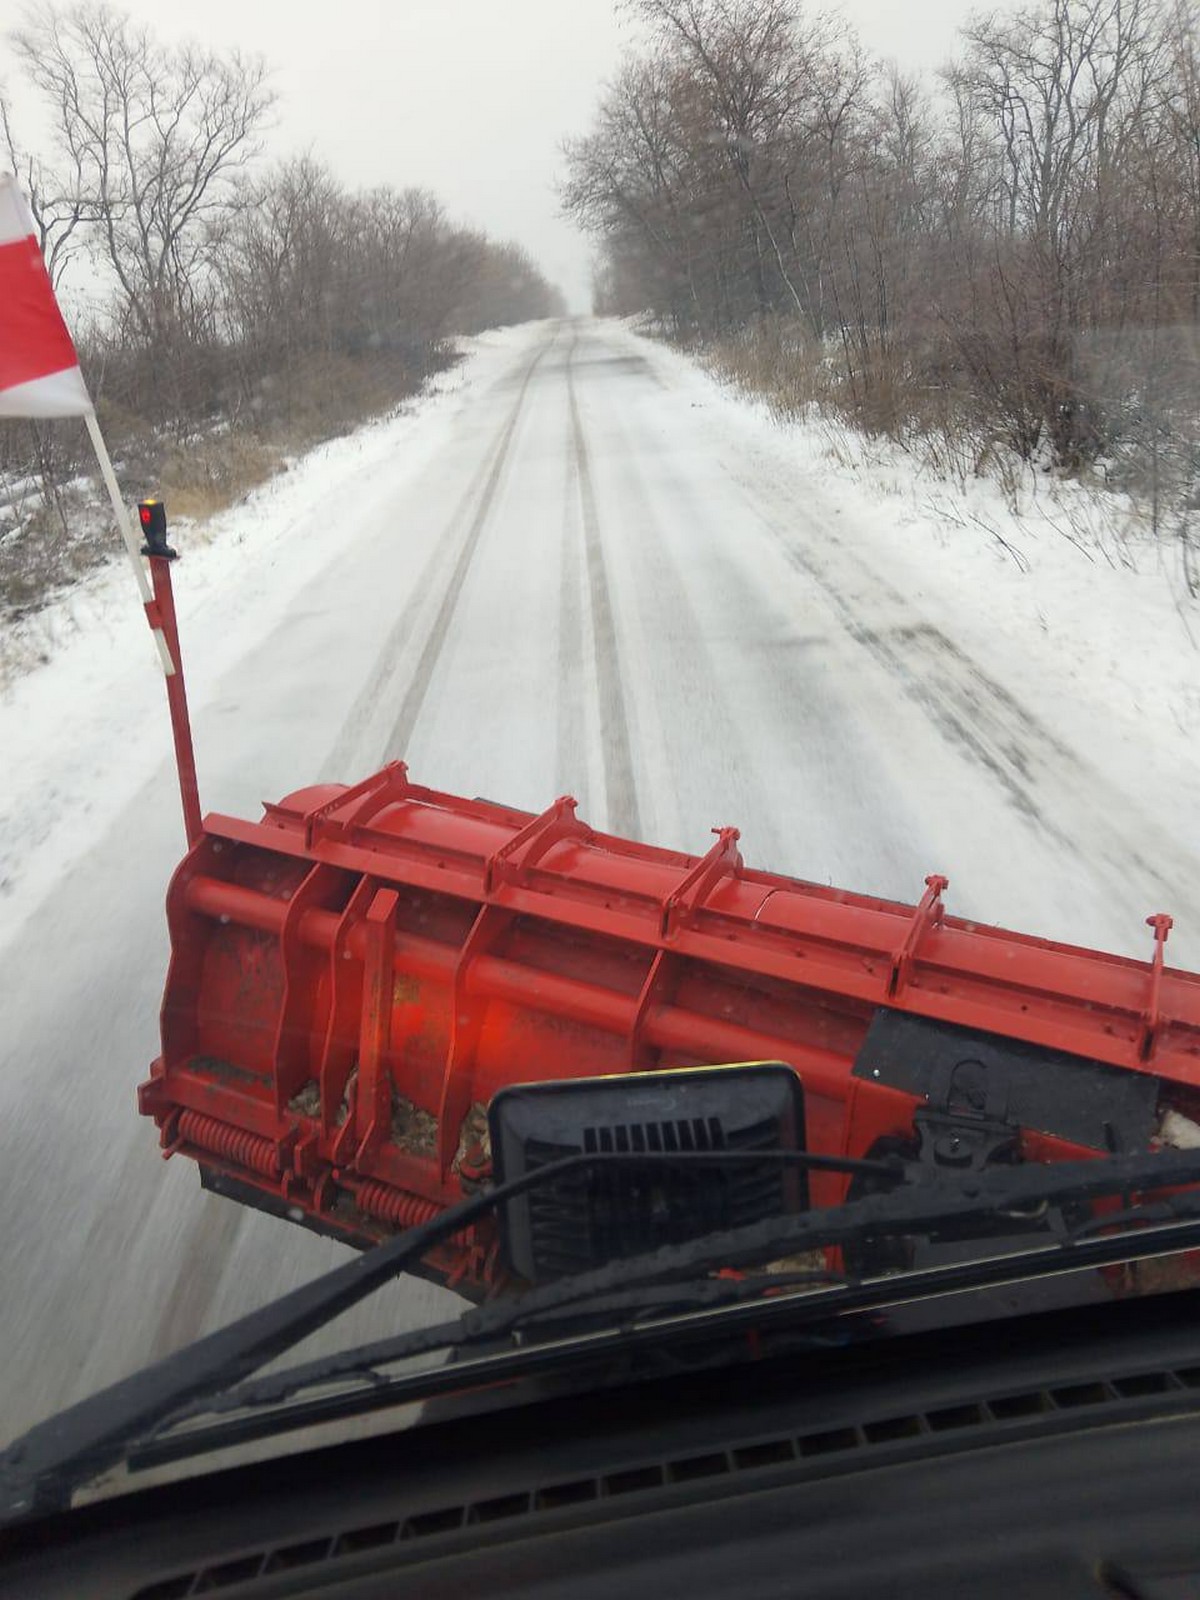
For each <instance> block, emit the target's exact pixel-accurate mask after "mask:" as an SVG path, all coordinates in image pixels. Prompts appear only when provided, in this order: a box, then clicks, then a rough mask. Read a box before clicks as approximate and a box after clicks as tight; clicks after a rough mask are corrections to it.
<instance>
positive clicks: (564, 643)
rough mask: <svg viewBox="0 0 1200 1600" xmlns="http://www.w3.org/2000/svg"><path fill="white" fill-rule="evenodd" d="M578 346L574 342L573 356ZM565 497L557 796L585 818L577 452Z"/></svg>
mask: <svg viewBox="0 0 1200 1600" xmlns="http://www.w3.org/2000/svg"><path fill="white" fill-rule="evenodd" d="M576 342H577V340H576V339H575V338H572V342H571V352H573V351H574V349H575V344H576ZM569 359H570V355H568V360H569ZM564 491H565V492H564V497H563V529H562V553H561V557H560V560H561V565H560V568H559V587H558V657H557V666H558V716H557V721H556V726H555V767H554V772H555V780H554V781H555V788H556V791H557V793H559V794H567V793H570V794H573V795H574V796H575V798H576V800H578V802H579V804H580V807H581V809H582V810H583V812H584V815H585V816H586V814H587V811H588V805H589V796H588V788H589V784H588V760H587V754H588V752H587V744H588V738H587V697H586V685H585V682H584V649H585V641H584V628H583V570H582V568H583V550H582V536H581V531H580V499H579V493H580V492H579V464H578V459H577V456H576V452H575V449H574V447H573V446H572V448H570V449H569V450H568V451H567V463H566V481H565V484H564Z"/></svg>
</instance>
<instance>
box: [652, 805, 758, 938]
mask: <svg viewBox="0 0 1200 1600" xmlns="http://www.w3.org/2000/svg"><path fill="white" fill-rule="evenodd" d="M713 832H714V833H715V834H716V836H717V842H716V844H714V845H713V847H712V849H711V850H709V851H708V852H707V853H706V854H705V855H703V856H701V857H700V860H699V861H697V863H696V865H695V866H694V867H691V868H690V869H689V870H688V871H687V872H686V873H685V874H684V875H683V877H682V878H681V879H680V880H679V882H678V883H677V884H676V885H675V887H674V889H672V890H671V893H670V894H669V895H668V896H667V897H666V899H665V900H664V901H663V905H662V928H661V934H662V937H663V938H664V939H669V938H670V937H671V935H672V934H673V933H676V932H678V930H679V929H680V928H683V927H686V926H687V924H688V923H689V922H690V921H691V920H692V918H693V917H694V916H695V915H696V912H697V911H699V910H700V908H701V906H702V905H703V904H704V902H705V901H706V900H707V899H708V897H709V895H710V894H711V893H712V891H713V890H714V889H715V888H716V886H717V884H718V883H720V881H721V879H722V878H731V877H734V876H736V875H737V873H738V872H740V871H741V867H742V857H741V852H740V851H739V850H738V847H737V842H738V840H739V839H740V838H741V834H740V833H739V831H738V830H737V828H714V829H713Z"/></svg>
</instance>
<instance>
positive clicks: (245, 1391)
mask: <svg viewBox="0 0 1200 1600" xmlns="http://www.w3.org/2000/svg"><path fill="white" fill-rule="evenodd" d="M754 1162H757V1163H768V1164H770V1163H774V1162H784V1163H792V1164H795V1165H798V1166H807V1167H810V1168H818V1169H823V1170H834V1171H842V1172H847V1171H849V1172H855V1173H868V1174H870V1175H871V1176H872V1177H873V1178H874V1179H876V1180H880V1179H882V1180H885V1181H890V1182H891V1183H892V1184H893V1185H894V1187H893V1188H892V1189H891V1190H889V1191H887V1192H880V1193H875V1194H870V1195H867V1196H864V1197H863V1198H861V1199H858V1200H855V1201H852V1202H849V1203H847V1204H846V1205H842V1206H834V1207H827V1208H823V1209H819V1210H815V1211H808V1212H804V1213H800V1214H798V1215H789V1216H782V1217H776V1218H771V1219H768V1220H766V1221H763V1222H759V1223H755V1224H752V1225H749V1226H745V1227H741V1228H736V1229H731V1230H728V1231H726V1232H722V1233H717V1234H711V1235H708V1236H706V1237H704V1238H701V1239H698V1240H694V1241H692V1242H690V1243H688V1244H683V1245H674V1246H669V1247H664V1248H662V1249H659V1250H656V1251H652V1252H649V1253H647V1254H646V1255H642V1256H637V1257H632V1258H625V1259H622V1260H619V1261H615V1262H612V1263H610V1264H609V1265H608V1266H605V1267H600V1268H597V1269H595V1270H592V1271H589V1272H583V1273H578V1274H575V1275H574V1276H572V1277H570V1278H566V1279H561V1280H558V1281H557V1282H552V1283H549V1284H545V1285H543V1286H541V1287H539V1288H535V1289H532V1290H530V1291H529V1292H528V1293H526V1294H524V1295H522V1296H520V1297H507V1298H505V1299H504V1300H501V1301H496V1302H493V1303H491V1304H489V1305H484V1306H481V1307H478V1308H476V1309H474V1310H472V1311H468V1312H467V1313H465V1314H464V1316H463V1317H461V1318H459V1319H458V1320H457V1321H456V1322H453V1323H449V1324H445V1325H442V1326H441V1327H438V1328H430V1329H422V1330H417V1331H416V1332H414V1333H411V1334H406V1335H400V1336H397V1337H396V1338H395V1339H393V1340H390V1341H385V1342H384V1344H383V1345H379V1346H373V1347H364V1348H360V1349H359V1350H357V1351H350V1352H347V1353H346V1354H345V1355H344V1356H342V1357H333V1358H330V1359H328V1360H327V1361H325V1362H321V1363H313V1364H310V1366H309V1367H308V1368H296V1369H292V1370H291V1371H290V1372H283V1373H280V1374H277V1375H273V1376H272V1377H270V1378H267V1379H263V1380H260V1381H259V1382H258V1383H255V1384H249V1385H243V1387H241V1388H239V1389H238V1390H237V1391H236V1394H229V1395H228V1396H227V1402H226V1403H228V1404H230V1405H234V1404H237V1405H242V1406H244V1405H247V1404H264V1405H265V1404H269V1403H274V1402H275V1401H278V1400H280V1399H283V1398H286V1397H287V1395H288V1393H290V1392H294V1390H295V1389H296V1388H297V1387H298V1386H302V1385H303V1384H304V1383H311V1382H313V1381H328V1380H330V1379H332V1378H335V1377H337V1376H339V1375H340V1374H342V1373H345V1374H350V1375H352V1374H354V1373H355V1372H356V1371H357V1372H360V1373H361V1372H363V1371H365V1370H366V1367H367V1365H368V1363H367V1361H365V1360H364V1358H365V1357H368V1356H371V1355H373V1358H374V1362H375V1363H377V1362H379V1361H380V1360H382V1359H384V1358H385V1357H384V1354H383V1351H384V1348H385V1346H386V1350H387V1352H388V1353H387V1356H386V1359H389V1360H393V1361H396V1360H402V1359H405V1358H407V1357H410V1356H415V1355H418V1354H423V1353H427V1352H430V1351H435V1350H445V1349H449V1348H454V1347H456V1346H462V1345H468V1344H471V1343H480V1342H483V1343H486V1342H487V1341H489V1340H494V1339H497V1338H501V1337H503V1336H505V1335H507V1334H510V1333H511V1332H512V1331H513V1330H514V1329H515V1328H518V1327H520V1326H521V1325H522V1324H523V1323H525V1322H527V1321H528V1320H529V1319H530V1318H531V1317H536V1316H544V1315H546V1314H549V1313H562V1312H564V1311H569V1310H570V1309H572V1308H579V1307H581V1306H582V1307H586V1306H587V1305H588V1303H589V1302H592V1303H593V1304H594V1303H595V1302H596V1301H597V1300H598V1299H602V1298H603V1297H604V1296H607V1295H611V1294H613V1293H619V1292H621V1291H629V1290H632V1289H634V1288H636V1287H637V1286H638V1285H642V1284H670V1283H672V1282H674V1281H686V1280H688V1279H691V1280H696V1279H697V1278H699V1277H700V1276H701V1275H702V1274H703V1273H705V1272H709V1271H715V1270H718V1269H720V1268H723V1267H737V1266H741V1265H743V1264H753V1263H763V1262H768V1261H772V1260H776V1259H778V1258H781V1257H788V1256H793V1255H797V1254H802V1253H804V1252H806V1251H809V1250H813V1249H817V1248H822V1247H825V1246H828V1245H842V1244H847V1243H851V1242H855V1241H860V1240H863V1239H866V1238H878V1237H881V1236H885V1235H889V1234H891V1235H904V1234H921V1233H928V1232H930V1231H936V1229H937V1228H938V1227H940V1226H945V1225H951V1224H962V1223H964V1222H967V1221H970V1220H972V1219H978V1220H979V1221H981V1222H985V1223H986V1222H987V1221H989V1220H994V1219H995V1218H997V1217H1005V1216H1009V1215H1013V1214H1021V1213H1025V1214H1028V1212H1029V1210H1030V1208H1031V1207H1035V1206H1039V1205H1041V1204H1043V1203H1045V1204H1046V1205H1057V1204H1063V1203H1067V1202H1070V1201H1079V1200H1086V1199H1091V1198H1098V1197H1101V1196H1106V1195H1118V1196H1126V1197H1128V1196H1129V1195H1132V1194H1136V1193H1139V1192H1143V1191H1148V1190H1162V1189H1168V1188H1174V1187H1177V1186H1179V1187H1183V1186H1186V1185H1189V1184H1196V1183H1200V1151H1197V1150H1187V1151H1161V1152H1158V1153H1156V1154H1146V1155H1133V1156H1130V1155H1122V1156H1107V1157H1101V1158H1097V1159H1092V1160H1085V1161H1076V1162H1061V1163H1057V1164H1054V1165H1040V1164H1025V1165H1018V1166H1011V1167H994V1168H990V1169H986V1170H984V1171H983V1172H978V1173H969V1174H962V1175H959V1174H954V1175H949V1174H946V1173H944V1172H942V1171H938V1170H934V1171H930V1170H929V1169H926V1168H914V1167H912V1166H911V1165H910V1166H901V1165H900V1164H898V1163H894V1162H891V1161H884V1162H859V1161H850V1160H843V1159H840V1158H835V1157H820V1156H812V1155H808V1154H807V1153H805V1152H796V1151H769V1152H763V1151H755V1152H731V1151H719V1152H718V1151H705V1152H686V1153H674V1154H671V1155H663V1156H647V1155H644V1154H640V1155H637V1156H624V1155H613V1154H609V1153H605V1154H585V1155H578V1156H570V1157H567V1158H565V1159H563V1160H561V1161H557V1162H553V1163H549V1164H547V1165H546V1166H544V1167H540V1168H537V1169H535V1170H534V1171H532V1172H528V1173H525V1174H524V1175H523V1176H522V1177H520V1178H518V1179H515V1180H514V1181H513V1182H511V1183H507V1184H503V1185H500V1186H498V1187H496V1188H494V1189H491V1190H486V1191H484V1192H482V1193H480V1194H477V1195H474V1196H472V1197H471V1198H469V1199H468V1200H465V1201H463V1202H462V1203H461V1204H460V1205H458V1206H455V1207H452V1208H450V1209H449V1210H447V1211H445V1212H444V1213H442V1214H441V1215H440V1216H439V1217H437V1218H435V1219H434V1220H433V1221H431V1222H428V1223H425V1224H423V1225H422V1226H421V1227H418V1228H413V1229H410V1230H409V1231H407V1232H406V1233H403V1234H400V1235H398V1236H397V1237H396V1238H395V1239H393V1240H391V1241H389V1242H388V1243H387V1244H384V1245H380V1246H379V1247H378V1248H377V1249H375V1250H372V1251H370V1252H369V1253H367V1254H366V1255H363V1256H359V1257H357V1258H355V1259H354V1260H353V1261H350V1262H347V1263H346V1264H345V1265H343V1266H341V1267H337V1268H335V1269H334V1270H333V1271H332V1272H329V1273H327V1274H325V1275H324V1276H323V1277H321V1278H318V1279H316V1280H315V1281H314V1282H313V1283H311V1284H306V1285H304V1286H303V1287H301V1288H299V1289H295V1290H292V1291H291V1292H290V1293H289V1294H286V1295H283V1296H281V1297H280V1299H278V1300H276V1301H274V1302H273V1303H272V1304H271V1305H269V1306H266V1307H264V1308H263V1309H262V1310H260V1311H256V1312H251V1313H250V1314H249V1315H248V1316H245V1317H243V1318H241V1319H240V1320H239V1321H237V1322H235V1323H232V1324H231V1325H230V1326H229V1327H228V1328H225V1329H222V1330H220V1332H218V1333H215V1334H210V1335H208V1336H207V1337H206V1338H204V1339H201V1340H199V1341H197V1342H196V1343H195V1344H193V1345H190V1346H188V1347H187V1348H186V1349H184V1350H183V1351H180V1352H178V1353H177V1354H175V1355H174V1356H169V1357H167V1358H166V1359H165V1360H163V1361H160V1362H158V1363H156V1364H155V1365H154V1366H152V1367H149V1368H147V1369H145V1370H144V1371H143V1372H140V1373H137V1374H135V1375H134V1376H133V1377H131V1378H127V1379H124V1380H122V1382H120V1383H118V1384H115V1385H113V1386H112V1387H111V1388H109V1389H106V1390H104V1391H102V1392H101V1393H100V1394H97V1395H94V1396H92V1397H91V1398H90V1399H88V1400H85V1401H82V1402H81V1403H80V1404H78V1405H76V1406H73V1407H70V1408H69V1409H68V1410H66V1411H64V1412H62V1413H60V1414H59V1416H57V1417H53V1418H51V1419H50V1420H49V1421H47V1422H44V1423H41V1424H39V1425H38V1426H37V1427H35V1428H33V1429H31V1430H30V1431H29V1432H28V1433H27V1434H25V1435H24V1436H23V1437H22V1438H21V1439H18V1440H17V1441H16V1442H15V1443H14V1444H13V1445H11V1446H10V1447H9V1449H8V1450H7V1451H6V1452H5V1453H4V1455H3V1457H0V1519H3V1520H13V1519H15V1518H18V1517H21V1516H26V1515H29V1514H30V1513H31V1512H33V1511H34V1510H38V1509H43V1508H47V1509H48V1508H52V1507H56V1506H64V1505H66V1504H69V1502H70V1496H71V1491H72V1489H73V1487H75V1486H76V1485H78V1484H80V1483H82V1482H85V1481H87V1480H88V1479H89V1478H91V1477H94V1476H95V1474H96V1473H97V1472H98V1471H100V1470H101V1469H102V1468H104V1467H107V1466H109V1465H111V1464H113V1463H114V1462H117V1461H119V1460H121V1459H122V1458H123V1456H124V1455H125V1454H126V1450H127V1447H128V1446H129V1445H130V1444H131V1443H132V1442H133V1441H135V1440H137V1439H139V1438H145V1437H146V1436H148V1435H150V1434H151V1433H152V1431H154V1430H155V1429H156V1427H157V1428H161V1427H162V1426H163V1425H165V1424H169V1425H174V1424H176V1423H177V1422H178V1421H180V1420H181V1418H182V1416H183V1415H185V1414H188V1412H187V1411H186V1408H188V1407H189V1402H192V1401H195V1400H197V1399H199V1398H200V1397H202V1396H208V1395H213V1394H218V1395H219V1394H220V1393H221V1392H222V1391H226V1390H229V1389H230V1388H231V1387H232V1386H234V1385H237V1384H240V1383H242V1382H243V1380H244V1379H246V1378H247V1377H248V1376H249V1375H250V1373H252V1372H253V1371H254V1370H255V1369H257V1368H259V1367H261V1366H263V1365H265V1364H266V1363H267V1362H268V1361H271V1360H273V1359H274V1358H275V1357H276V1356H278V1355H280V1354H282V1353H283V1352H284V1351H285V1350H287V1349H290V1348H291V1347H292V1346H294V1345H295V1344H297V1343H299V1342H300V1341H301V1340H302V1339H304V1338H306V1337H307V1336H308V1335H309V1334H311V1333H313V1332H314V1331H315V1330H316V1329H317V1328H319V1327H321V1326H323V1325H324V1324H325V1323H327V1322H329V1321H331V1320H332V1319H333V1318H334V1317H336V1316H338V1315H340V1314H341V1313H342V1312H343V1311H345V1310H347V1309H348V1308H349V1307H350V1306H352V1305H354V1304H356V1303H357V1302H358V1301H359V1300H361V1299H363V1298H364V1297H365V1296H366V1295H368V1294H370V1293H372V1292H373V1291H374V1289H376V1288H377V1287H378V1286H380V1285H381V1284H382V1283H385V1282H387V1281H389V1280H390V1279H391V1278H393V1277H395V1276H396V1275H398V1274H399V1273H400V1272H403V1271H404V1270H405V1268H406V1267H407V1266H408V1265H410V1264H411V1263H413V1262H415V1261H416V1260H418V1259H419V1258H420V1257H421V1256H423V1255H424V1254H425V1253H426V1252H427V1251H428V1250H429V1249H431V1248H432V1247H433V1246H434V1245H435V1244H438V1243H440V1242H441V1241H442V1240H443V1239H445V1238H448V1237H449V1236H450V1235H451V1234H453V1233H456V1232H458V1231H459V1230H460V1229H462V1228H464V1227H466V1226H468V1225H469V1224H470V1223H472V1222H474V1221H476V1220H477V1219H478V1218H479V1217H481V1216H483V1215H485V1214H486V1213H488V1212H489V1211H492V1210H494V1209H495V1208H496V1207H497V1206H499V1205H501V1204H503V1203H504V1202H505V1201H506V1200H508V1199H511V1198H515V1197H516V1196H517V1195H519V1194H523V1193H526V1192H527V1191H529V1190H530V1189H534V1188H536V1187H538V1186H539V1185H541V1184H544V1183H551V1182H554V1181H555V1180H556V1179H558V1178H560V1177H562V1176H564V1175H565V1174H567V1173H569V1172H571V1171H573V1170H576V1169H578V1168H580V1167H585V1166H592V1165H601V1164H608V1163H614V1164H620V1163H625V1164H637V1165H641V1166H646V1165H649V1164H657V1163H689V1164H691V1163H697V1164H722V1163H723V1164H726V1165H741V1164H744V1163H754ZM1157 1205H1159V1206H1163V1205H1166V1206H1168V1207H1170V1208H1171V1212H1170V1214H1171V1215H1172V1216H1175V1217H1184V1216H1186V1217H1192V1216H1197V1215H1200V1194H1196V1193H1192V1194H1186V1193H1185V1194H1180V1195H1176V1196H1171V1197H1169V1198H1167V1199H1166V1200H1162V1201H1159V1202H1157ZM1062 1245H1063V1248H1064V1249H1065V1250H1077V1251H1081V1252H1082V1251H1085V1250H1086V1245H1084V1244H1080V1245H1077V1246H1071V1243H1070V1236H1069V1235H1066V1234H1064V1235H1063V1238H1062ZM891 1281H892V1282H893V1283H894V1282H895V1281H896V1280H895V1279H893V1280H891ZM314 1368H320V1369H321V1377H320V1379H319V1380H318V1379H315V1378H314V1377H313V1376H312V1371H313V1369H314ZM306 1374H307V1376H306ZM194 1409H195V1410H202V1411H208V1412H211V1411H214V1410H216V1409H218V1405H215V1404H213V1403H212V1402H210V1403H208V1404H206V1405H204V1406H202V1407H197V1408H194Z"/></svg>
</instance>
